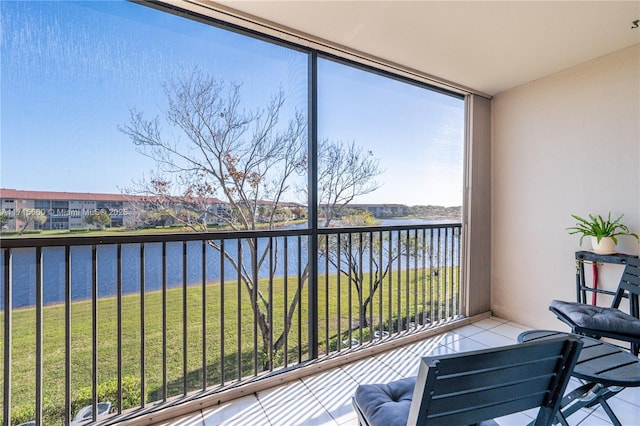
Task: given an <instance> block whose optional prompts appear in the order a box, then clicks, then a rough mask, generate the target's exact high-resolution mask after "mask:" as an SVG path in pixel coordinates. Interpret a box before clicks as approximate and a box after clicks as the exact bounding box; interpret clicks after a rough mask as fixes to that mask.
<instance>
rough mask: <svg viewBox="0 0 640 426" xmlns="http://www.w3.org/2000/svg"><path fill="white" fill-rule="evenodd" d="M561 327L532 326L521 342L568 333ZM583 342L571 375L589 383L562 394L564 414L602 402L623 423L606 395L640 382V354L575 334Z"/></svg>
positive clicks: (615, 423)
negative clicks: (533, 327) (557, 328)
mask: <svg viewBox="0 0 640 426" xmlns="http://www.w3.org/2000/svg"><path fill="white" fill-rule="evenodd" d="M565 334H569V333H564V332H561V331H551V330H530V331H525V332H524V333H521V334H520V335H519V336H518V342H521V343H522V342H530V341H532V340H537V339H545V338H548V337H555V336H559V335H565ZM576 337H578V338H579V339H580V340H582V343H583V346H582V351H580V356H579V358H578V362H577V363H576V366H575V368H574V369H573V373H572V375H573V376H574V377H577V378H579V379H582V380H584V381H586V382H587V383H586V384H584V385H582V386H580V387H578V388H577V389H574V390H573V391H571V392H569V393H568V394H566V395H565V396H564V397H563V398H562V403H561V408H560V409H561V410H562V414H563V415H564V416H565V417H569V416H570V415H571V414H573V413H575V412H576V411H578V410H580V409H581V408H583V407H587V408H588V407H593V406H595V405H597V404H600V405H601V406H602V408H603V409H604V411H605V412H606V413H607V415H608V416H609V418H610V419H611V421H612V423H613V424H614V425H616V426H621V423H620V420H618V418H617V417H616V415H615V414H614V413H613V410H612V409H611V407H610V406H609V404H607V399H609V398H611V397H612V396H614V395H616V394H617V393H618V392H620V391H622V390H623V389H624V388H625V387H637V386H640V358H638V357H636V356H633V355H632V354H630V353H629V352H627V351H625V350H624V349H622V348H619V347H617V346H614V345H611V344H609V343H605V342H602V341H600V340H596V339H592V338H591V337H586V336H582V335H576Z"/></svg>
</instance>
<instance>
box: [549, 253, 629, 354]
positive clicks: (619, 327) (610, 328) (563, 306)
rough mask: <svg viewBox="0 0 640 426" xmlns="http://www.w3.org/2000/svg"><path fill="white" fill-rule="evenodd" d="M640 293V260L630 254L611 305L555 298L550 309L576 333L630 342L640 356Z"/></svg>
mask: <svg viewBox="0 0 640 426" xmlns="http://www.w3.org/2000/svg"><path fill="white" fill-rule="evenodd" d="M639 296H640V259H639V258H637V257H629V258H628V259H627V265H626V266H625V268H624V272H623V273H622V278H620V283H619V284H618V289H617V290H616V293H615V296H614V297H613V301H612V303H611V307H602V306H593V305H588V304H584V303H576V302H564V301H561V300H554V301H552V302H551V306H549V310H550V311H551V312H553V313H554V314H555V315H556V316H557V317H558V319H560V320H561V321H563V322H564V323H566V324H567V325H569V327H571V331H572V332H573V333H577V334H582V335H585V336H589V337H595V338H597V339H599V338H601V337H609V338H612V339H616V340H620V341H623V342H629V343H630V348H629V349H630V351H631V353H633V354H634V355H636V356H637V355H638V351H639V349H640V316H639V309H638V297H639ZM623 298H627V299H629V313H626V312H623V311H622V310H620V302H622V299H623Z"/></svg>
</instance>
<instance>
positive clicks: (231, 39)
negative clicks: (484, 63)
mask: <svg viewBox="0 0 640 426" xmlns="http://www.w3.org/2000/svg"><path fill="white" fill-rule="evenodd" d="M0 13H1V15H0V16H1V31H2V39H1V58H0V59H1V65H0V67H1V75H0V80H1V95H0V96H1V98H0V99H1V110H0V114H1V115H0V117H1V118H0V126H1V127H0V138H1V139H0V167H1V171H0V186H1V187H5V188H15V189H25V190H49V191H78V192H111V193H118V192H120V191H121V190H122V189H124V188H126V187H129V186H131V183H132V181H134V180H137V179H140V178H141V177H142V176H143V175H144V174H145V173H147V172H148V171H149V170H150V169H153V168H154V165H153V163H151V162H150V161H149V160H147V159H146V158H145V157H143V156H142V155H140V154H139V153H137V152H136V151H135V148H134V146H133V144H132V143H131V141H130V140H129V138H128V137H127V136H126V135H125V134H123V133H122V132H120V131H119V130H118V126H123V125H125V124H126V123H127V120H128V118H129V110H130V109H131V108H135V109H136V110H138V111H142V112H144V113H145V116H146V117H147V118H152V117H154V116H156V115H158V114H160V113H161V112H162V109H163V107H164V105H165V103H166V99H165V95H164V93H163V91H162V84H163V83H164V82H165V81H167V80H168V79H170V78H173V77H176V76H179V75H180V74H181V73H183V72H185V71H187V72H188V71H189V70H192V69H193V68H194V67H198V68H199V69H200V70H202V71H203V72H205V73H210V74H212V75H215V76H217V77H218V78H222V79H224V80H226V81H238V80H239V81H240V82H242V84H243V92H242V93H243V101H244V102H245V105H246V106H247V107H249V108H252V107H256V106H258V105H263V104H264V103H265V102H266V101H267V100H268V99H269V97H270V96H271V95H273V94H274V93H275V92H277V91H278V90H279V88H282V89H283V90H284V91H285V93H286V96H287V106H286V109H287V110H288V111H293V110H294V109H299V110H305V109H306V105H307V100H306V94H307V87H306V85H307V82H306V78H307V70H306V66H307V58H306V56H305V54H304V53H301V52H298V51H295V50H292V49H285V48H282V47H280V46H275V45H272V44H269V43H266V42H263V41H259V40H255V39H252V38H249V37H244V36H240V35H237V34H234V33H232V32H228V31H224V30H221V29H217V28H214V27H211V26H208V25H204V24H202V23H198V22H194V21H191V20H188V19H184V18H180V17H177V16H174V15H171V14H167V13H163V12H160V11H156V10H154V9H151V8H148V7H145V6H140V5H137V4H134V3H129V2H121V1H93V2H76V1H72V2H60V1H42V2H41V1H30V2H16V1H6V0H3V1H1V2H0ZM319 71H320V76H319V84H320V90H319V110H320V112H319V135H320V137H321V138H325V137H327V138H330V139H334V140H343V141H345V142H352V141H355V142H356V144H358V145H360V146H362V147H363V148H364V149H366V150H371V151H373V153H374V155H375V156H376V157H377V158H379V159H380V163H381V166H382V167H383V168H384V169H385V173H384V174H383V175H381V176H380V177H379V179H378V180H379V181H380V183H381V184H382V186H381V188H380V189H378V190H377V191H376V192H375V193H373V194H370V195H369V196H367V197H363V198H362V199H360V200H357V201H359V202H378V203H383V202H385V203H404V204H410V205H415V204H442V205H460V204H461V200H462V152H463V147H462V145H463V144H462V137H463V134H462V132H463V127H464V126H463V117H464V104H463V102H462V101H460V100H459V99H455V98H452V97H448V96H444V95H438V94H434V93H432V92H429V91H427V90H424V89H422V88H418V87H416V86H412V85H407V84H401V83H398V82H396V81H394V80H390V79H385V78H382V77H380V76H377V75H373V74H369V73H365V72H363V71H360V70H355V69H349V68H347V67H344V66H343V65H340V64H335V63H333V62H330V61H321V63H320V64H319Z"/></svg>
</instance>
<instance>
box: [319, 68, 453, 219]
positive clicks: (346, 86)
mask: <svg viewBox="0 0 640 426" xmlns="http://www.w3.org/2000/svg"><path fill="white" fill-rule="evenodd" d="M318 93H319V95H318V123H319V124H318V128H319V131H318V133H319V135H318V139H319V147H320V148H319V152H320V154H321V159H320V161H319V164H320V166H319V168H320V171H319V175H320V176H319V180H320V181H319V182H318V202H319V203H320V206H319V209H318V213H319V215H320V218H319V223H323V221H324V224H325V225H326V224H329V222H331V221H333V222H334V223H333V225H335V222H336V221H338V222H339V221H340V219H341V217H345V216H349V215H350V214H351V213H352V212H354V211H366V212H368V213H370V214H371V215H372V216H373V217H374V218H375V219H376V221H377V222H378V223H381V222H382V223H386V224H399V223H421V222H425V221H426V222H429V221H431V222H434V221H439V222H442V221H455V222H459V221H460V219H461V206H462V190H463V176H464V172H463V164H464V162H463V160H464V159H463V152H464V108H465V107H464V99H463V98H462V97H459V96H453V95H451V94H443V93H440V92H436V91H433V90H429V89H428V88H426V87H424V86H419V85H417V84H411V83H408V82H406V81H401V80H399V79H397V78H391V77H389V76H384V75H381V74H380V73H376V72H372V71H370V70H364V69H362V68H358V67H355V66H348V65H345V64H343V63H340V62H336V61H332V60H324V59H323V60H320V61H319V62H318ZM336 146H341V147H342V148H343V150H342V153H343V157H342V158H339V159H338V158H336V155H337V154H336V152H337V151H335V147H336ZM332 150H333V151H332ZM345 155H346V156H349V155H350V156H352V160H355V159H356V158H358V160H357V161H355V163H356V164H358V167H359V168H358V173H356V174H357V175H358V176H360V177H361V178H362V179H361V180H360V181H359V182H357V183H355V184H354V186H353V188H351V189H353V190H352V191H347V192H340V191H339V189H338V188H336V187H334V185H335V184H336V183H337V182H338V181H339V179H340V178H339V177H338V176H333V175H332V173H330V172H331V171H330V170H327V169H326V167H327V166H328V165H333V167H337V166H336V164H343V165H344V167H351V165H352V164H354V162H351V161H349V159H348V158H346V157H344V156H345ZM323 166H324V167H325V169H323Z"/></svg>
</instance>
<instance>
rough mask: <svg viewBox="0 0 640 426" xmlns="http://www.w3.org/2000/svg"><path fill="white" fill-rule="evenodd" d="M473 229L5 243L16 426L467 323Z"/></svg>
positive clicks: (160, 397)
mask: <svg viewBox="0 0 640 426" xmlns="http://www.w3.org/2000/svg"><path fill="white" fill-rule="evenodd" d="M460 230H461V225H460V224H429V225H414V226H389V227H365V228H326V229H318V230H317V231H315V232H312V231H311V230H308V229H287V230H275V231H261V232H235V233H231V232H229V233H226V232H216V233H206V234H192V233H188V234H185V233H180V234H163V235H135V236H103V237H71V238H59V237H57V238H53V237H52V238H44V237H42V238H16V239H4V240H2V255H3V262H2V266H1V268H2V274H1V276H2V288H3V292H2V301H1V302H2V306H3V312H2V316H1V318H0V321H2V322H3V326H2V328H1V329H2V330H3V339H2V341H3V350H2V351H1V355H0V356H2V357H3V358H2V365H3V383H2V392H3V398H2V401H3V407H2V412H3V424H17V423H20V422H22V421H28V420H35V422H36V424H38V425H40V424H69V423H71V422H72V421H73V420H74V418H75V417H76V416H78V412H80V411H81V414H80V415H82V414H85V415H88V416H89V418H91V419H92V420H93V421H96V420H98V419H99V420H100V421H103V420H104V422H105V423H108V422H109V421H108V419H109V416H116V417H117V415H118V414H121V413H122V412H123V410H130V409H133V413H135V409H136V408H138V409H145V410H146V412H148V410H149V409H153V406H154V405H156V404H157V403H158V402H165V401H167V400H168V399H169V398H172V399H175V398H177V399H180V398H187V397H188V398H190V399H192V398H197V397H199V396H206V395H211V394H212V393H215V392H220V391H221V390H224V389H228V388H230V387H232V386H238V385H241V384H243V383H245V382H247V381H253V380H256V379H260V378H261V377H267V376H269V375H270V374H272V373H273V372H280V371H282V370H285V369H291V368H296V367H298V366H302V365H305V364H306V363H308V362H310V361H314V362H317V361H321V360H322V359H323V358H325V357H335V356H339V355H340V354H341V353H344V352H351V351H354V350H358V349H359V348H362V347H365V346H368V345H373V344H376V342H379V341H385V340H388V339H393V338H396V337H397V336H400V335H403V334H407V333H412V332H413V331H414V330H419V329H422V328H425V327H434V326H436V325H437V324H438V323H440V322H443V321H447V320H450V319H452V318H455V317H457V316H458V315H459V285H460V265H461V245H460V240H461V236H460ZM312 239H315V241H314V243H315V244H310V242H311V240H312ZM310 246H311V247H315V246H317V252H316V253H313V254H312V255H310V254H309V247H310ZM310 266H312V267H310ZM104 402H109V403H110V411H111V414H107V415H106V417H101V413H100V411H99V410H100V409H101V408H103V405H105V407H106V404H101V403H104ZM160 405H161V404H160ZM83 407H84V410H82V408H83ZM107 409H109V408H108V407H107ZM145 410H141V411H145ZM130 411H131V410H130Z"/></svg>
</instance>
